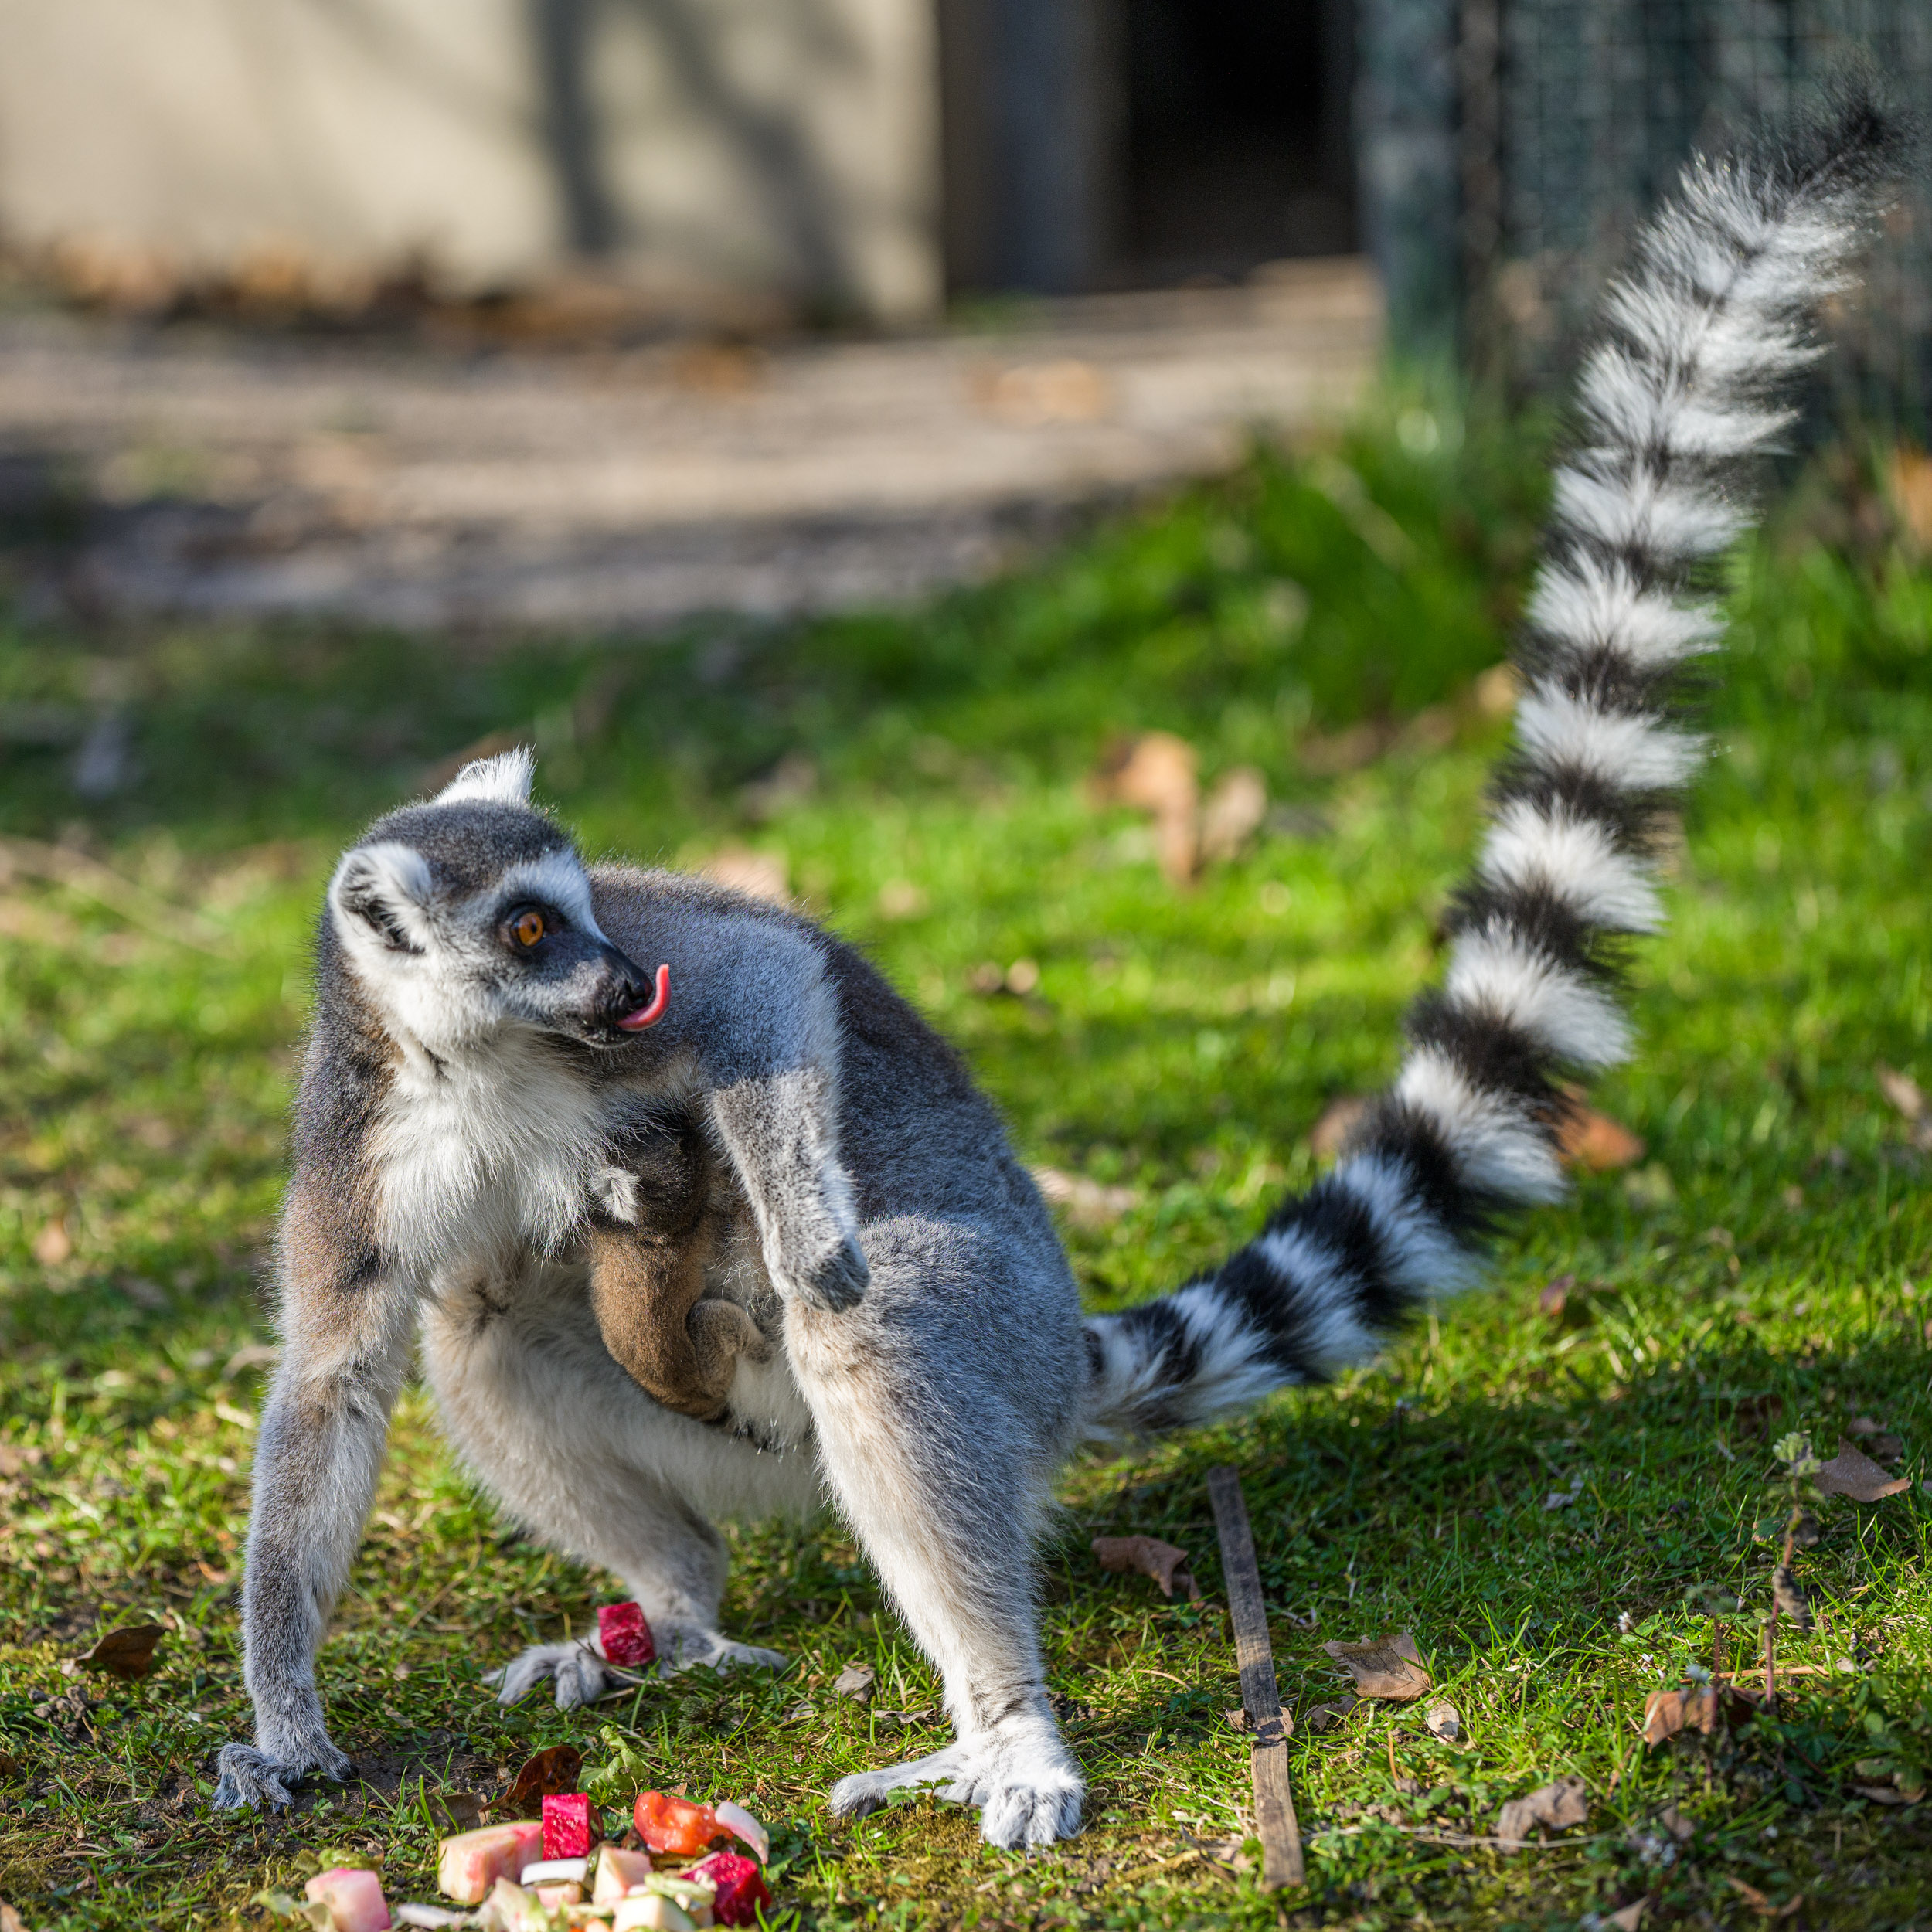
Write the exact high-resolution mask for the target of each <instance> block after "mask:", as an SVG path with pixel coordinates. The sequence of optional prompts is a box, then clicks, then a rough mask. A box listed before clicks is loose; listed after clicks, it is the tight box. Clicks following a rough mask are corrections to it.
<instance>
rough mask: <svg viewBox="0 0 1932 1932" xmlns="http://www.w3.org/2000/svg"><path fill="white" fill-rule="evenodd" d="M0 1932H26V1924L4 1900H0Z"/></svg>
mask: <svg viewBox="0 0 1932 1932" xmlns="http://www.w3.org/2000/svg"><path fill="white" fill-rule="evenodd" d="M0 1932H27V1922H26V1920H25V1919H23V1918H22V1917H21V1916H20V1914H19V1913H18V1912H16V1911H15V1910H14V1909H13V1907H12V1906H10V1905H9V1904H8V1903H7V1902H6V1900H5V1899H0Z"/></svg>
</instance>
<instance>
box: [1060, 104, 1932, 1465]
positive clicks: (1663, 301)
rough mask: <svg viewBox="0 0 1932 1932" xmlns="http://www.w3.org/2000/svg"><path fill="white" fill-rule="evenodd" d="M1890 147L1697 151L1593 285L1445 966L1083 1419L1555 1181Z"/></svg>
mask: <svg viewBox="0 0 1932 1932" xmlns="http://www.w3.org/2000/svg"><path fill="white" fill-rule="evenodd" d="M1900 145H1901V137H1900V134H1899V132H1898V131H1897V129H1896V127H1895V126H1894V124H1893V123H1892V122H1891V121H1889V119H1888V118H1887V117H1886V115H1885V114H1883V113H1882V112H1881V111H1879V108H1878V107H1876V105H1875V104H1874V103H1873V102H1872V100H1870V99H1869V97H1866V96H1865V95H1863V94H1859V95H1856V96H1855V97H1854V96H1847V97H1845V98H1844V99H1843V100H1841V101H1840V102H1839V103H1838V105H1837V108H1836V111H1835V112H1834V114H1832V117H1831V118H1830V120H1829V121H1828V122H1821V123H1819V124H1816V125H1813V126H1810V127H1808V128H1804V129H1802V130H1800V131H1797V132H1796V133H1795V134H1793V135H1792V136H1791V137H1790V138H1787V139H1785V140H1784V141H1779V142H1776V143H1771V144H1767V145H1765V146H1764V148H1760V150H1758V151H1755V152H1753V153H1752V154H1750V155H1740V156H1737V157H1734V158H1728V159H1723V160H1714V161H1713V160H1704V159H1701V158H1700V159H1697V160H1694V161H1693V162H1692V163H1691V164H1690V165H1689V167H1688V168H1686V169H1685V173H1684V176H1683V179H1682V183H1681V185H1680V187H1679V192H1678V193H1677V196H1676V197H1675V199H1673V200H1672V201H1671V202H1668V203H1667V204H1666V205H1665V207H1664V208H1663V209H1662V210H1661V212H1659V213H1658V214H1657V215H1656V216H1655V218H1654V219H1652V221H1651V223H1650V224H1649V226H1648V228H1647V229H1646V230H1645V232H1644V233H1643V234H1642V236H1641V238H1640V240H1638V244H1637V247H1636V250H1635V259H1634V265H1633V267H1632V268H1631V270H1630V271H1629V272H1628V274H1627V275H1626V277H1624V279H1623V280H1621V281H1619V282H1618V283H1617V284H1615V285H1614V287H1612V289H1611V291H1610V294H1609V297H1608V300H1607V312H1606V327H1605V333H1604V339H1603V340H1602V341H1601V342H1600V343H1599V344H1598V345H1597V348H1596V349H1595V350H1594V352H1593V353H1592V354H1591V355H1590V356H1589V358H1588V359H1587V361H1586V362H1585V365H1584V367H1583V376H1582V380H1581V395H1580V410H1581V415H1582V418H1583V429H1584V437H1583V443H1582V446H1581V447H1580V448H1579V449H1578V450H1577V451H1576V453H1575V454H1573V455H1572V456H1571V457H1570V459H1569V461H1567V462H1566V464H1564V465H1563V467H1562V468H1560V469H1559V470H1558V471H1557V473H1556V498H1555V507H1554V510H1553V516H1552V523H1551V528H1550V530H1549V534H1548V536H1547V539H1546V551H1545V557H1544V561H1543V567H1542V570H1541V573H1540V575H1539V579H1538V582H1537V585H1536V593H1535V595H1534V597H1533V599H1532V603H1531V605H1530V609H1529V621H1528V625H1527V629H1526V637H1525V638H1524V641H1523V642H1522V645H1521V646H1520V647H1519V651H1518V653H1517V658H1518V662H1519V667H1520V668H1521V671H1522V676H1523V692H1522V698H1521V699H1520V701H1519V704H1518V706H1517V711H1516V725H1515V746H1514V747H1513V750H1512V753H1511V755H1510V757H1509V759H1508V760H1507V761H1506V762H1505V764H1504V766H1503V767H1502V770H1501V771H1500V772H1499V774H1498V777H1497V779H1496V781H1495V787H1494V790H1493V796H1492V814H1491V818H1490V822H1489V826H1488V833H1487V835H1486V837H1485V840H1484V842H1483V845H1482V849H1481V855H1480V857H1479V858H1478V860H1477V862H1476V866H1475V871H1474V873H1473V875H1472V876H1471V878H1470V879H1468V881H1467V882H1466V883H1465V884H1464V886H1463V887H1462V889H1461V892H1460V893H1459V894H1458V896H1457V898H1456V900H1455V902H1454V910H1453V912H1452V913H1451V918H1450V920H1449V930H1450V934H1451V947H1450V954H1449V965H1448V971H1447V974H1446V975H1445V976H1444V981H1443V984H1442V985H1441V987H1440V988H1439V989H1438V990H1437V991H1434V992H1430V993H1429V994H1428V995H1425V996H1424V997H1423V998H1422V999H1421V1000H1420V1001H1419V1002H1417V1005H1416V1007H1415V1009H1414V1010H1413V1012H1412V1013H1411V1015H1410V1019H1409V1022H1408V1032H1409V1038H1410V1045H1409V1049H1408V1052H1407V1054H1406V1057H1405V1059H1404V1060H1403V1065H1402V1069H1401V1071H1400V1073H1399V1074H1398V1076H1397V1077H1396V1081H1395V1083H1394V1085H1393V1087H1390V1088H1389V1090H1388V1091H1387V1092H1386V1094H1383V1096H1382V1097H1380V1098H1379V1100H1377V1101H1376V1103H1375V1104H1374V1105H1373V1107H1372V1108H1371V1109H1370V1110H1369V1113H1368V1114H1367V1116H1366V1118H1365V1120H1364V1121H1363V1123H1362V1125H1361V1126H1360V1128H1359V1129H1358V1130H1357V1131H1356V1132H1355V1135H1354V1136H1353V1138H1352V1141H1351V1143H1350V1145H1349V1148H1347V1149H1346V1151H1345V1152H1344V1154H1343V1156H1342V1159H1341V1160H1340V1161H1339V1162H1338V1164H1337V1165H1336V1166H1335V1168H1333V1170H1332V1172H1329V1173H1328V1175H1325V1177H1324V1178H1323V1179H1321V1180H1320V1181H1318V1182H1317V1183H1316V1184H1315V1186H1314V1187H1312V1188H1311V1189H1310V1190H1309V1191H1308V1193H1306V1194H1305V1195H1303V1196H1301V1197H1299V1198H1298V1199H1289V1200H1287V1201H1285V1202H1283V1203H1282V1205H1281V1206H1280V1207H1279V1208H1277V1209H1276V1211H1275V1212H1274V1215H1273V1216H1271V1217H1270V1220H1269V1222H1268V1225H1267V1228H1266V1229H1265V1230H1264V1232H1263V1233H1261V1234H1260V1236H1259V1237H1258V1238H1257V1239H1256V1240H1253V1241H1252V1242H1250V1243H1249V1244H1248V1245H1247V1247H1244V1248H1243V1249H1241V1250H1240V1251H1239V1252H1238V1253H1236V1254H1234V1255H1233V1256H1232V1257H1230V1259H1229V1260H1227V1261H1226V1263H1225V1264H1223V1266H1222V1267H1220V1268H1219V1270H1217V1271H1216V1273H1215V1274H1213V1276H1212V1277H1209V1278H1207V1279H1205V1280H1202V1281H1194V1282H1191V1283H1189V1284H1188V1285H1187V1286H1186V1287H1182V1288H1181V1289H1180V1290H1179V1291H1177V1292H1176V1293H1175V1294H1171V1295H1168V1296H1166V1297H1165V1298H1163V1299H1162V1300H1160V1301H1154V1302H1150V1303H1148V1304H1144V1305H1142V1306H1141V1307H1139V1308H1131V1309H1129V1310H1128V1311H1125V1312H1124V1313H1123V1314H1120V1315H1098V1316H1094V1317H1093V1318H1090V1320H1089V1321H1088V1322H1087V1351H1088V1356H1089V1363H1090V1399H1089V1403H1088V1415H1089V1418H1090V1427H1092V1429H1093V1430H1094V1432H1095V1433H1097V1434H1119V1433H1132V1432H1136V1431H1143V1430H1159V1429H1166V1428H1173V1427H1181V1426H1184V1425H1186V1424H1189V1423H1196V1422H1200V1421H1204V1420H1207V1419H1208V1418H1209V1417H1212V1416H1213V1415H1215V1414H1217V1413H1221V1412H1223V1411H1224V1410H1228V1409H1230V1408H1233V1407H1236V1406H1241V1405H1243V1404H1245V1403H1249V1402H1251V1401H1252V1400H1254V1399H1255V1398H1257V1396H1261V1395H1264V1394H1265V1393H1267V1392H1268V1391H1269V1390H1270V1389H1275V1388H1278V1387H1280V1386H1282V1385H1284V1383H1294V1382H1306V1381H1311V1380H1317V1379H1321V1378H1322V1377H1324V1376H1327V1375H1328V1374H1331V1373H1332V1372H1334V1371H1335V1370H1336V1369H1339V1368H1342V1367H1343V1366H1346V1365H1347V1364H1349V1363H1350V1362H1357V1361H1359V1360H1361V1359H1363V1358H1365V1357H1366V1356H1368V1355H1371V1354H1372V1353H1373V1352H1374V1351H1375V1350H1376V1348H1377V1346H1378V1345H1379V1343H1380V1342H1381V1341H1382V1340H1383V1338H1385V1337H1386V1336H1387V1335H1389V1333H1390V1332H1392V1331H1393V1330H1394V1329H1395V1328H1396V1327H1398V1326H1399V1325H1400V1323H1401V1321H1402V1320H1403V1317H1404V1315H1406V1313H1407V1311H1409V1310H1410V1308H1412V1307H1413V1305H1414V1304H1415V1303H1416V1302H1417V1300H1418V1299H1419V1298H1421V1297H1423V1296H1425V1295H1429V1294H1437V1293H1440V1292H1442V1291H1447V1290H1450V1289H1453V1288H1456V1287H1461V1286H1463V1285H1464V1284H1467V1283H1468V1281H1471V1279H1472V1278H1473V1277H1474V1276H1475V1273H1476V1272H1477V1267H1478V1260H1479V1252H1478V1250H1479V1243H1480V1240H1481V1236H1482V1235H1483V1234H1484V1233H1485V1231H1486V1230H1488V1228H1489V1227H1490V1226H1492V1224H1493V1223H1494V1221H1495V1218H1496V1217H1497V1216H1498V1213H1501V1212H1502V1211H1503V1210H1505V1209H1509V1208H1510V1207H1513V1206H1519V1205H1529V1204H1531V1203H1535V1202H1547V1201H1553V1200H1555V1199H1558V1198H1559V1197H1560V1196H1561V1195H1562V1194H1563V1192H1564V1182H1563V1175H1562V1172H1561V1170H1560V1167H1559V1165H1558V1160H1557V1154H1556V1139H1557V1134H1558V1131H1559V1129H1560V1126H1561V1124H1562V1122H1563V1117H1564V1115H1565V1112H1566V1109H1567V1108H1569V1107H1570V1106H1571V1105H1572V1104H1573V1103H1572V1102H1571V1101H1570V1099H1569V1098H1568V1096H1567V1091H1566V1087H1565V1085H1564V1083H1565V1081H1566V1080H1568V1079H1570V1078H1571V1077H1577V1076H1581V1075H1587V1074H1588V1073H1592V1072H1594V1071H1596V1070H1599V1069H1600V1068H1603V1067H1606V1066H1611V1065H1614V1063H1617V1062H1618V1061H1620V1060H1624V1058H1626V1057H1627V1056H1628V1053H1629V1051H1630V1044H1631V1041H1630V1029H1629V1026H1628V1021H1627V1020H1626V1019H1625V1017H1624V1012H1623V1009H1622V1006H1621V1002H1620V998H1619V994H1620V991H1621V986H1620V971H1619V964H1618V953H1619V949H1620V947H1621V945H1622V944H1624V942H1626V941H1627V940H1628V939H1630V938H1631V937H1634V936H1636V935H1638V934H1645V933H1650V932H1653V931H1655V930H1656V929H1657V927H1658V925H1659V923H1661V920H1662V910H1661V907H1660V906H1659V903H1658V895H1657V891H1656V888H1655V884H1654V883H1653V864H1652V853H1653V845H1654V841H1655V835H1656V832H1657V831H1658V827H1659V825H1660V821H1661V820H1662V815H1664V814H1665V812H1666V811H1668V810H1669V809H1670V808H1672V806H1673V805H1674V804H1675V802H1676V801H1677V799H1678V798H1679V794H1680V793H1681V791H1682V787H1683V785H1684V784H1685V781H1687V780H1688V779H1689V777H1691V776H1692V774H1693V773H1694V771H1695V770H1696V767H1697V766H1698V764H1699V760H1700V759H1701V757H1702V749H1703V747H1702V742H1701V740H1699V738H1698V737H1697V736H1695V735H1694V734H1693V733H1691V732H1690V731H1689V730H1686V729H1685V727H1684V726H1683V724H1682V722H1681V717H1680V697H1681V692H1680V687H1681V685H1682V682H1683V672H1684V670H1685V665H1686V663H1687V661H1688V660H1689V659H1691V658H1694V657H1696V656H1697V655H1699V654H1701V653H1703V652H1706V651H1710V650H1712V649H1713V648H1716V645H1717V644H1718V643H1719V640H1720V638H1721V635H1722V631H1723V616H1722V612H1721V611H1720V609H1719V606H1718V604H1716V602H1715V601H1713V600H1712V599H1711V598H1710V597H1708V596H1700V595H1698V594H1696V591H1695V583H1696V576H1697V573H1698V571H1699V566H1707V565H1708V564H1709V562H1710V560H1712V559H1713V558H1715V557H1716V556H1719V554H1720V553H1722V552H1723V551H1724V550H1726V549H1727V548H1728V547H1729V546H1730V545H1731V544H1732V543H1733V542H1734V541H1735V539H1736V537H1737V536H1738V535H1739V534H1740V532H1741V531H1742V530H1743V529H1744V528H1745V527H1746V526H1747V522H1748V521H1749V516H1748V512H1747V508H1746V505H1747V497H1746V496H1745V495H1744V493H1743V489H1742V485H1743V481H1745V480H1746V478H1745V474H1744V472H1745V471H1746V468H1747V464H1748V463H1749V460H1750V458H1752V457H1755V456H1757V455H1758V454H1760V453H1762V452H1763V451H1765V450H1766V449H1767V447H1768V446H1769V445H1770V444H1771V443H1772V441H1773V440H1774V438H1775V437H1777V434H1778V433H1779V432H1780V431H1781V430H1782V429H1784V427H1786V426H1787V424H1788V423H1790V421H1791V418H1792V415H1793V413H1794V412H1793V411H1792V410H1790V409H1789V408H1788V407H1784V406H1780V403H1779V400H1778V399H1779V396H1780V395H1781V393H1783V392H1784V391H1787V390H1788V388H1789V386H1790V383H1791V377H1792V376H1794V374H1795V373H1796V372H1798V371H1799V370H1801V369H1803V368H1804V366H1806V365H1807V364H1808V363H1810V362H1812V361H1813V360H1815V359H1816V357H1817V356H1818V355H1820V354H1821V352H1822V351H1821V349H1820V347H1819V345H1818V342H1817V341H1816V339H1815V335H1814V334H1813V330H1812V318H1814V316H1815V314H1816V311H1817V308H1818V304H1819V303H1820V301H1821V300H1822V299H1823V298H1825V297H1826V296H1827V295H1828V294H1832V292H1834V291H1837V290H1838V289H1841V288H1842V287H1845V285H1846V284H1847V283H1848V282H1849V281H1850V279H1851V277H1850V274H1849V264H1850V263H1851V261H1852V257H1853V255H1854V253H1855V250H1856V249H1857V247H1858V246H1859V243H1860V242H1861V240H1862V238H1863V236H1864V235H1865V233H1866V230H1868V229H1869V226H1870V223H1871V221H1872V217H1873V216H1874V215H1875V213H1876V211H1877V209H1879V206H1880V205H1881V202H1882V196H1883V185H1884V184H1885V182H1886V181H1887V180H1888V179H1889V176H1890V175H1891V173H1892V172H1893V168H1895V167H1896V163H1897V158H1898V151H1899V149H1900Z"/></svg>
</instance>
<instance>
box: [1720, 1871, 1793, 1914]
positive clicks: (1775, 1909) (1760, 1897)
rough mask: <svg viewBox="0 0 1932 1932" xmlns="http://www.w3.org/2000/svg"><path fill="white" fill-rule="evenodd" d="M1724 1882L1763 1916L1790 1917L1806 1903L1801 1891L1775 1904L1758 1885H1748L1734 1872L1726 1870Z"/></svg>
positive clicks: (1754, 1910)
mask: <svg viewBox="0 0 1932 1932" xmlns="http://www.w3.org/2000/svg"><path fill="white" fill-rule="evenodd" d="M1724 1882H1725V1883H1726V1885H1728V1886H1730V1888H1731V1889H1732V1890H1733V1892H1735V1893H1736V1894H1737V1896H1739V1897H1740V1899H1742V1900H1743V1901H1744V1903H1746V1904H1747V1905H1748V1906H1750V1908H1751V1910H1753V1912H1755V1913H1758V1914H1759V1916H1760V1917H1763V1918H1767V1919H1788V1918H1789V1917H1791V1914H1792V1913H1794V1912H1795V1911H1796V1910H1798V1907H1799V1906H1801V1905H1802V1904H1803V1903H1804V1893H1802V1892H1801V1893H1798V1896H1796V1897H1795V1898H1791V1899H1787V1900H1785V1902H1784V1903H1783V1904H1782V1905H1774V1904H1772V1903H1771V1902H1770V1900H1769V1899H1768V1898H1767V1897H1766V1896H1764V1893H1762V1892H1760V1890H1759V1889H1757V1886H1754V1885H1747V1884H1746V1883H1744V1881H1743V1879H1740V1877H1738V1876H1737V1875H1736V1873H1735V1872H1726V1873H1725V1874H1724Z"/></svg>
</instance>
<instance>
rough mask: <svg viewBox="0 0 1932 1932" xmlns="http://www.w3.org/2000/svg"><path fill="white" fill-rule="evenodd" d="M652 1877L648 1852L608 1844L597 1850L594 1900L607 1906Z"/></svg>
mask: <svg viewBox="0 0 1932 1932" xmlns="http://www.w3.org/2000/svg"><path fill="white" fill-rule="evenodd" d="M649 1876H651V1854H650V1853H649V1852H627V1851H626V1850H625V1849H624V1847H623V1846H622V1845H604V1846H602V1847H601V1848H600V1849H599V1851H598V1852H597V1883H596V1884H595V1885H594V1886H593V1887H592V1888H591V1891H590V1899H591V1902H592V1903H594V1904H596V1905H608V1904H610V1903H613V1902H614V1900H618V1899H621V1898H622V1897H623V1896H624V1894H625V1893H627V1892H628V1891H629V1890H630V1889H631V1887H632V1886H634V1885H641V1884H642V1883H644V1882H645V1879H648V1877H649Z"/></svg>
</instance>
